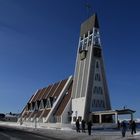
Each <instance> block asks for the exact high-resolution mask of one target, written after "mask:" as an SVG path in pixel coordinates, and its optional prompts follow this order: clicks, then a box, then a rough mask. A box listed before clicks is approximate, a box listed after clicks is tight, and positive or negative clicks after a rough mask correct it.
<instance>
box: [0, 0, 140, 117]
mask: <svg viewBox="0 0 140 140" xmlns="http://www.w3.org/2000/svg"><path fill="white" fill-rule="evenodd" d="M87 1H88V2H89V3H90V4H91V5H92V7H93V10H92V12H91V13H93V12H97V14H98V18H99V23H100V34H101V41H102V47H103V51H104V60H105V68H106V76H107V80H108V87H109V92H110V98H111V103H112V108H113V109H120V108H122V107H123V106H127V107H128V108H132V109H134V110H136V111H137V113H136V114H135V116H136V117H140V110H139V105H140V103H139V102H140V93H139V92H140V86H139V83H140V63H139V60H140V55H139V53H140V14H139V13H140V8H139V5H140V1H139V0H20V1H19V0H0V112H10V111H12V112H20V111H21V110H22V108H23V107H24V106H25V104H26V103H27V101H28V99H29V98H30V96H31V95H32V94H34V92H35V91H36V90H37V89H39V88H43V87H46V86H47V85H48V84H51V83H53V82H56V81H59V80H61V79H64V78H66V77H68V76H69V75H71V74H72V75H73V73H74V67H75V59H76V51H77V47H78V38H79V31H80V24H81V23H82V22H83V21H84V20H85V19H86V18H87V11H86V8H85V3H86V2H87Z"/></svg>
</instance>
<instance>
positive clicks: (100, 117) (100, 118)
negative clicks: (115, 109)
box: [99, 114, 102, 124]
mask: <svg viewBox="0 0 140 140" xmlns="http://www.w3.org/2000/svg"><path fill="white" fill-rule="evenodd" d="M99 123H100V124H101V123H102V115H101V114H99Z"/></svg>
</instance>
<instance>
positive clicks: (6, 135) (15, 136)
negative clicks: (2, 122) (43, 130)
mask: <svg viewBox="0 0 140 140" xmlns="http://www.w3.org/2000/svg"><path fill="white" fill-rule="evenodd" d="M0 140H58V139H56V138H50V137H48V136H43V135H41V134H36V133H33V132H26V131H23V130H18V129H15V128H10V127H4V126H0Z"/></svg>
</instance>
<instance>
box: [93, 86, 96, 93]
mask: <svg viewBox="0 0 140 140" xmlns="http://www.w3.org/2000/svg"><path fill="white" fill-rule="evenodd" d="M96 92H97V87H96V86H95V87H94V90H93V93H94V94H96Z"/></svg>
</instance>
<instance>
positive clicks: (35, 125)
mask: <svg viewBox="0 0 140 140" xmlns="http://www.w3.org/2000/svg"><path fill="white" fill-rule="evenodd" d="M37 111H38V110H37V109H35V129H36V128H37V120H36V112H37Z"/></svg>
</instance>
